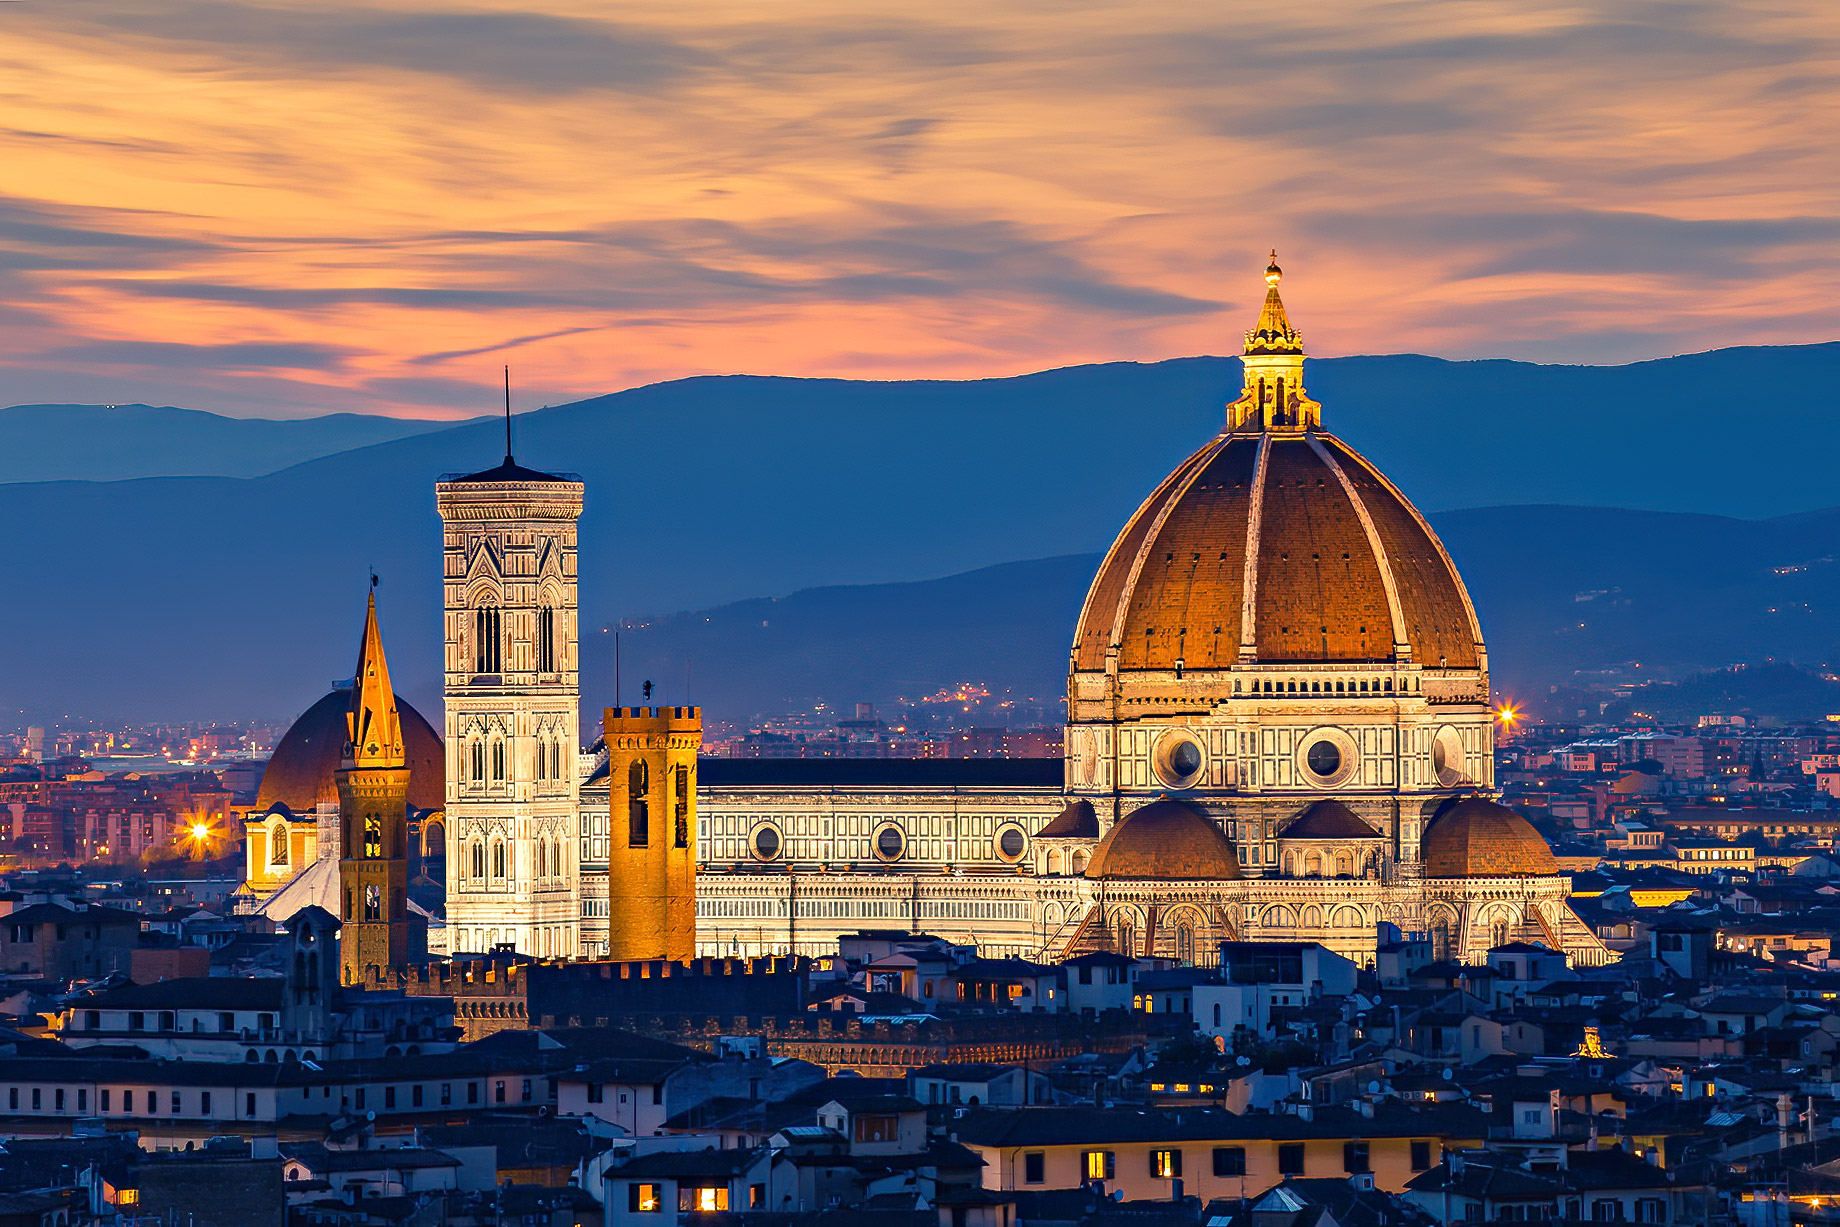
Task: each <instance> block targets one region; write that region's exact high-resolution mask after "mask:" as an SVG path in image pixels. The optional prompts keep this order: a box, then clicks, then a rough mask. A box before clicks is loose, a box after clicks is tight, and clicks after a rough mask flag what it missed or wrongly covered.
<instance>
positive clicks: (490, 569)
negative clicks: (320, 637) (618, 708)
mask: <svg viewBox="0 0 1840 1227" xmlns="http://www.w3.org/2000/svg"><path fill="white" fill-rule="evenodd" d="M435 497H436V505H437V507H438V508H439V510H440V513H441V520H442V563H443V570H442V593H443V600H444V604H445V632H446V659H445V677H446V699H447V703H446V708H447V710H446V738H445V740H446V749H447V772H446V775H447V818H448V823H447V927H448V936H449V945H450V948H451V949H452V950H453V951H454V952H456V953H459V952H466V951H486V950H490V949H492V948H494V947H498V946H509V947H511V948H513V949H515V950H517V951H518V952H520V953H523V954H531V955H538V956H543V957H556V958H572V957H574V956H575V954H576V952H577V949H578V944H579V939H580V924H581V893H580V890H579V888H578V886H577V873H578V869H577V862H576V843H577V836H578V834H579V830H580V813H579V808H578V803H577V785H578V781H579V779H580V755H579V747H580V746H581V736H580V729H579V723H580V715H579V708H580V702H581V684H580V674H579V668H580V661H579V642H580V641H579V628H578V625H577V620H576V585H577V580H576V554H575V548H576V523H577V521H578V520H579V519H580V516H581V500H582V484H581V482H580V481H578V480H576V479H574V478H569V477H559V476H556V475H553V474H548V473H539V472H536V471H534V470H531V469H526V468H524V467H522V466H520V465H518V464H516V463H514V462H513V460H512V459H511V456H510V455H509V454H507V455H506V457H505V462H504V463H503V464H501V465H499V466H498V467H497V468H494V469H488V470H486V471H484V472H481V473H473V474H469V475H466V476H453V477H448V478H445V479H443V480H442V481H441V482H440V483H439V484H438V485H437V486H436V487H435Z"/></svg>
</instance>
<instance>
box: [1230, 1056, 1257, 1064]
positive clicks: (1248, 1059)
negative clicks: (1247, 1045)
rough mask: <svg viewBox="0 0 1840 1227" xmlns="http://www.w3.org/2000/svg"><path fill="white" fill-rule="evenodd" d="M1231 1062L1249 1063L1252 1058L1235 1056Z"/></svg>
mask: <svg viewBox="0 0 1840 1227" xmlns="http://www.w3.org/2000/svg"><path fill="white" fill-rule="evenodd" d="M1233 1063H1234V1064H1235V1065H1250V1064H1252V1058H1251V1057H1238V1058H1235V1060H1234V1062H1233Z"/></svg>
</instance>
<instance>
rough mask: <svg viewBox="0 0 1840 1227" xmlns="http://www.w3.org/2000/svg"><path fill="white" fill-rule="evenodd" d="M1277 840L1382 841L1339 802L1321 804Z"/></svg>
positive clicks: (1309, 809) (1279, 833)
mask: <svg viewBox="0 0 1840 1227" xmlns="http://www.w3.org/2000/svg"><path fill="white" fill-rule="evenodd" d="M1278 838H1279V839H1379V838H1380V832H1378V831H1376V830H1374V829H1373V828H1372V827H1370V826H1368V825H1367V824H1366V823H1365V822H1363V821H1361V818H1360V816H1359V815H1357V814H1356V813H1355V812H1354V811H1353V810H1351V809H1349V808H1348V807H1347V806H1346V805H1343V804H1342V803H1341V802H1340V801H1318V802H1316V803H1315V804H1314V805H1312V806H1310V807H1309V808H1308V809H1306V810H1304V811H1303V813H1301V814H1299V815H1297V818H1296V820H1295V821H1294V822H1292V823H1291V824H1290V825H1289V826H1287V827H1285V828H1284V829H1283V830H1282V831H1280V832H1278Z"/></svg>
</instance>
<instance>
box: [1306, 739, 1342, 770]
mask: <svg viewBox="0 0 1840 1227" xmlns="http://www.w3.org/2000/svg"><path fill="white" fill-rule="evenodd" d="M1304 761H1305V762H1307V763H1308V764H1309V765H1310V770H1311V771H1313V772H1315V773H1316V774H1317V775H1319V776H1321V777H1322V778H1324V779H1328V778H1330V777H1331V776H1333V775H1334V774H1335V773H1336V772H1338V771H1340V770H1341V769H1342V750H1341V747H1340V746H1338V745H1336V744H1335V743H1334V742H1333V741H1319V742H1317V743H1315V744H1314V745H1312V746H1311V747H1310V749H1309V752H1308V753H1307V754H1305V755H1304Z"/></svg>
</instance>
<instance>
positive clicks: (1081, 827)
mask: <svg viewBox="0 0 1840 1227" xmlns="http://www.w3.org/2000/svg"><path fill="white" fill-rule="evenodd" d="M1035 838H1036V839H1097V838H1099V815H1098V814H1097V813H1096V812H1094V810H1093V803H1092V802H1091V801H1088V800H1087V799H1086V798H1085V797H1078V798H1075V799H1074V800H1072V801H1069V802H1067V808H1066V809H1064V810H1062V811H1061V812H1060V813H1058V814H1056V815H1055V816H1054V821H1052V822H1050V823H1049V824H1048V825H1047V826H1045V827H1043V828H1042V829H1041V830H1039V831H1037V832H1035Z"/></svg>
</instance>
